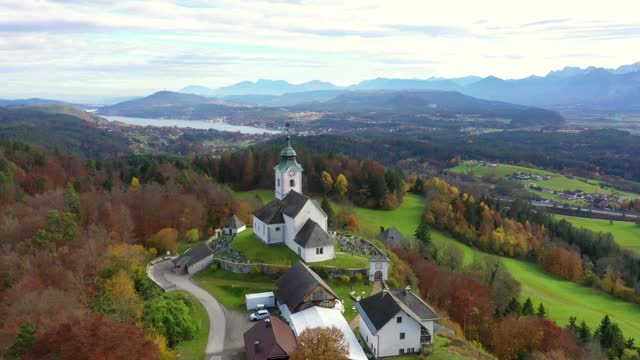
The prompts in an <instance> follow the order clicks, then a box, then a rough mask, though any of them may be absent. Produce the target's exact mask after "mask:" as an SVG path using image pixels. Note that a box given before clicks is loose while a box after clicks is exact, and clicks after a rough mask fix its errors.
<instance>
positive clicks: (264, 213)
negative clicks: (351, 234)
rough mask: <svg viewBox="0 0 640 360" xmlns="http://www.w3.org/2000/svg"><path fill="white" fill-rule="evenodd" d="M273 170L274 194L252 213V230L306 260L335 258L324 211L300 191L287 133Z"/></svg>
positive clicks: (299, 172) (298, 171)
mask: <svg viewBox="0 0 640 360" xmlns="http://www.w3.org/2000/svg"><path fill="white" fill-rule="evenodd" d="M273 170H274V171H275V177H276V178H275V194H276V198H275V199H274V200H273V201H271V202H270V203H269V204H267V205H265V206H264V207H263V208H261V209H258V210H256V211H255V212H254V213H253V233H254V234H255V235H256V236H257V237H258V238H259V239H260V240H262V241H264V242H265V243H266V244H268V245H272V244H285V245H287V246H288V247H289V248H290V249H291V250H292V251H294V252H295V253H296V254H298V256H300V257H301V258H302V260H304V261H305V262H307V263H312V262H318V261H324V260H330V259H334V258H335V257H336V254H335V248H334V244H335V239H334V238H333V237H332V236H331V235H329V233H328V232H327V214H326V213H325V212H324V211H323V210H322V208H321V207H320V205H319V204H318V202H317V201H315V200H313V199H310V198H309V197H308V196H305V195H303V194H302V171H303V169H302V166H301V165H300V164H299V163H298V161H296V152H295V150H293V148H292V147H291V141H290V138H289V137H287V146H286V147H285V148H284V149H282V151H281V152H280V162H279V163H278V164H277V165H276V166H275V167H274V168H273Z"/></svg>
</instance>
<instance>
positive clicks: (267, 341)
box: [244, 316, 297, 360]
mask: <svg viewBox="0 0 640 360" xmlns="http://www.w3.org/2000/svg"><path fill="white" fill-rule="evenodd" d="M256 342H257V343H258V344H256ZM244 344H245V349H246V351H247V359H248V360H267V359H282V358H286V357H287V356H289V355H291V353H292V352H293V351H294V350H295V348H296V345H297V341H296V337H295V335H294V333H293V330H291V328H290V327H289V326H287V325H286V324H285V323H283V322H282V320H280V319H278V318H277V317H274V316H269V317H268V318H266V319H262V320H259V321H258V322H257V323H256V324H255V325H254V326H253V327H252V328H251V329H249V330H247V331H246V332H245V333H244Z"/></svg>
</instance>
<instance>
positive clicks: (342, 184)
mask: <svg viewBox="0 0 640 360" xmlns="http://www.w3.org/2000/svg"><path fill="white" fill-rule="evenodd" d="M347 190H349V183H348V182H347V178H346V177H345V176H344V175H343V174H339V175H338V177H337V178H336V191H337V192H338V195H340V197H344V195H345V194H346V193H347Z"/></svg>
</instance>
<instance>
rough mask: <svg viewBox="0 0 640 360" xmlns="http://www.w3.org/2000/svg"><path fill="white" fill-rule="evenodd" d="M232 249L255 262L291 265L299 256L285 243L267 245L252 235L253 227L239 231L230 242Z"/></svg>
mask: <svg viewBox="0 0 640 360" xmlns="http://www.w3.org/2000/svg"><path fill="white" fill-rule="evenodd" d="M231 247H232V248H233V250H235V251H237V252H238V253H240V254H242V255H243V256H244V257H246V258H247V259H249V260H251V261H252V262H256V263H265V264H278V265H289V266H291V265H293V264H295V263H296V262H297V261H298V260H299V257H298V255H297V254H296V253H294V252H293V251H291V249H289V248H288V247H286V246H285V245H267V244H265V243H264V242H262V241H260V239H258V238H257V237H255V236H254V235H253V229H251V228H248V229H247V230H245V231H243V232H241V233H240V234H239V235H238V237H236V238H235V239H234V240H233V241H232V242H231Z"/></svg>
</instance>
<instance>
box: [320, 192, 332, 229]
mask: <svg viewBox="0 0 640 360" xmlns="http://www.w3.org/2000/svg"><path fill="white" fill-rule="evenodd" d="M320 207H321V208H322V210H323V211H324V212H325V213H326V214H327V222H328V226H329V229H333V228H334V225H335V223H336V213H335V212H334V211H333V207H332V206H331V203H330V202H329V200H328V199H327V198H326V197H324V198H322V203H321V204H320Z"/></svg>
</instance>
